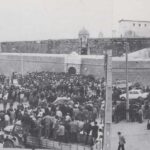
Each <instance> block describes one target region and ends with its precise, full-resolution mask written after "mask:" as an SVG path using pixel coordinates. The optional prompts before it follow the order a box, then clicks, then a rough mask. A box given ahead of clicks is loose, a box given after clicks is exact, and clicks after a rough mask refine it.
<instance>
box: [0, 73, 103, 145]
mask: <svg viewBox="0 0 150 150" xmlns="http://www.w3.org/2000/svg"><path fill="white" fill-rule="evenodd" d="M16 79H17V82H18V85H14V84H6V83H5V76H1V78H0V81H1V88H0V89H1V90H0V91H1V92H0V93H1V101H2V102H3V105H4V111H2V112H1V123H0V125H1V129H2V130H3V129H4V127H5V126H7V125H9V124H14V123H15V122H16V121H19V120H20V121H21V122H22V124H23V128H24V132H25V133H24V134H27V133H30V134H31V135H34V136H39V137H44V138H52V139H56V140H58V141H61V142H73V143H76V142H79V141H80V142H81V141H82V143H85V144H91V143H93V142H96V139H97V137H98V131H99V125H98V123H97V121H96V118H97V117H98V116H99V115H100V116H101V122H103V117H104V109H100V108H102V107H101V102H102V100H103V99H102V98H103V97H104V80H103V79H101V80H99V79H95V78H94V77H93V76H83V75H70V74H66V73H51V72H33V73H28V74H26V75H24V76H21V75H17V76H16V75H14V74H13V76H12V79H11V80H12V81H10V82H12V83H13V80H16ZM56 101H57V102H56ZM15 102H18V103H19V104H18V106H17V108H15V109H14V107H13V105H14V103H15ZM24 102H28V103H29V105H28V106H24V105H23V104H24ZM55 102H56V103H55ZM7 103H10V108H9V109H7ZM102 114H103V115H102ZM100 131H101V130H100ZM71 135H73V136H71ZM83 136H84V138H82V137H83ZM82 139H84V140H82ZM90 139H91V140H90Z"/></svg>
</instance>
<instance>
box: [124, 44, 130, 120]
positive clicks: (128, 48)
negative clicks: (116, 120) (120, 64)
mask: <svg viewBox="0 0 150 150" xmlns="http://www.w3.org/2000/svg"><path fill="white" fill-rule="evenodd" d="M124 44H125V50H126V120H127V121H129V120H130V117H129V87H128V52H129V50H130V47H129V43H128V42H125V43H124Z"/></svg>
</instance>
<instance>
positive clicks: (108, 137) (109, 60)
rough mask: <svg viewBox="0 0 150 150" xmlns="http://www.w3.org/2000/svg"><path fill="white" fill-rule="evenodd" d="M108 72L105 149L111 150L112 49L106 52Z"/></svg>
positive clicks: (106, 70) (106, 69)
mask: <svg viewBox="0 0 150 150" xmlns="http://www.w3.org/2000/svg"><path fill="white" fill-rule="evenodd" d="M105 63H106V64H105V65H106V67H105V73H106V80H105V81H106V96H105V97H106V100H105V120H104V141H103V150H111V124H112V50H107V51H106V54H105Z"/></svg>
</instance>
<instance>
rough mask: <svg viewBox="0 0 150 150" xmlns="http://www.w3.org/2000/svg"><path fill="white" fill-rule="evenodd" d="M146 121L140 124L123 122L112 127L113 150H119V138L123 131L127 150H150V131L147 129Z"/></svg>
mask: <svg viewBox="0 0 150 150" xmlns="http://www.w3.org/2000/svg"><path fill="white" fill-rule="evenodd" d="M146 123H147V122H146V121H145V122H144V123H142V124H139V123H126V122H121V123H118V124H113V125H112V138H111V139H112V143H111V146H112V150H117V147H118V136H117V132H118V131H121V132H122V133H123V134H124V136H125V138H126V145H125V149H126V150H148V149H150V130H147V129H146Z"/></svg>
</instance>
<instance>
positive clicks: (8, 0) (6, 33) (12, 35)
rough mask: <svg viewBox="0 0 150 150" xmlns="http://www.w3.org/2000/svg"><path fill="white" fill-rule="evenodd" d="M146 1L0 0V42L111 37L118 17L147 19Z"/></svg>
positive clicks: (148, 10) (149, 14) (148, 14)
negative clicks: (82, 34) (81, 32)
mask: <svg viewBox="0 0 150 150" xmlns="http://www.w3.org/2000/svg"><path fill="white" fill-rule="evenodd" d="M149 6H150V0H0V41H20V40H42V39H62V38H77V37H78V32H79V30H80V29H82V28H83V27H85V28H86V29H87V30H88V31H89V32H90V37H98V34H99V32H103V34H104V36H105V37H108V36H109V37H111V35H112V34H111V33H112V29H117V25H118V20H119V19H136V20H150V9H149Z"/></svg>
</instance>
